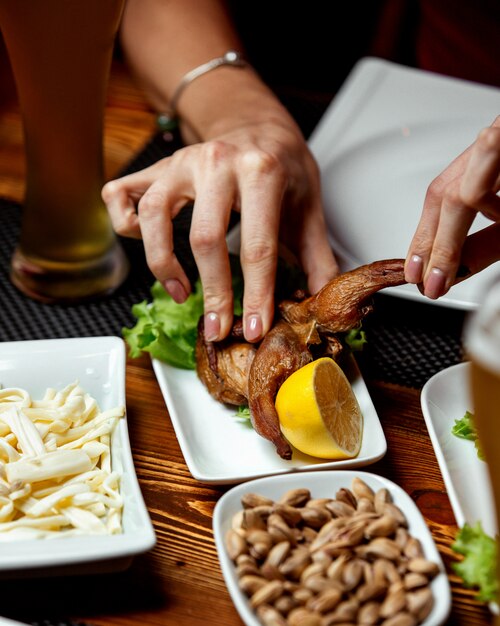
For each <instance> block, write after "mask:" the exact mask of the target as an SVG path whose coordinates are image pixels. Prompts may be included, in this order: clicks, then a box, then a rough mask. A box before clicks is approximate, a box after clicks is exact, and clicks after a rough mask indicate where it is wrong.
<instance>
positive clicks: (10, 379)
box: [0, 337, 156, 578]
mask: <svg viewBox="0 0 500 626" xmlns="http://www.w3.org/2000/svg"><path fill="white" fill-rule="evenodd" d="M75 380H78V381H79V383H80V385H81V386H82V388H83V389H85V391H87V392H88V393H90V395H92V396H93V397H94V398H95V399H96V400H97V402H98V404H99V406H100V408H101V409H102V410H106V409H110V408H113V407H115V406H117V405H121V404H125V345H124V342H123V340H121V339H119V338H118V337H91V338H71V339H47V340H36V341H17V342H4V343H0V384H1V386H2V387H21V388H23V389H26V390H27V391H28V392H29V393H30V395H31V396H32V397H34V398H41V397H42V396H43V394H44V393H45V390H46V389H47V388H48V387H54V388H56V389H61V388H63V387H65V386H66V385H68V384H69V383H72V382H74V381H75ZM111 454H112V467H113V469H115V470H117V471H119V472H120V473H121V474H122V478H121V486H120V493H121V495H122V496H123V499H124V507H123V517H122V523H123V532H122V533H120V534H116V535H105V536H96V535H82V536H77V537H61V538H57V539H32V540H13V541H12V542H7V541H4V542H2V544H1V549H0V577H3V578H6V577H15V576H26V575H30V574H31V575H34V576H37V575H47V574H53V573H57V574H62V573H64V574H80V573H82V574H83V573H85V574H88V573H93V572H108V571H115V570H123V569H125V568H126V567H128V565H129V564H130V562H131V560H132V558H133V556H134V555H136V554H140V553H142V552H146V551H147V550H149V549H151V548H152V547H153V546H154V544H155V541H156V537H155V533H154V530H153V526H152V524H151V520H150V518H149V514H148V512H147V509H146V506H145V504H144V500H143V497H142V493H141V490H140V487H139V483H138V481H137V476H136V473H135V468H134V463H133V458H132V453H131V449H130V442H129V437H128V428H127V420H126V418H123V419H121V420H120V421H119V422H118V425H117V428H116V429H115V432H114V434H113V437H112V446H111Z"/></svg>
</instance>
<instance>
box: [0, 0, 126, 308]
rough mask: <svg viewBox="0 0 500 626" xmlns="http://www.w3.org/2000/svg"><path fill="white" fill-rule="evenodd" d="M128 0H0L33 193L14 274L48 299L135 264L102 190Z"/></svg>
mask: <svg viewBox="0 0 500 626" xmlns="http://www.w3.org/2000/svg"><path fill="white" fill-rule="evenodd" d="M123 1H124V0H14V1H13V0H0V28H1V30H2V33H3V36H4V38H5V42H6V46H7V49H8V52H9V58H10V62H11V65H12V69H13V72H14V76H15V80H16V86H17V92H18V97H19V103H20V107H21V113H22V119H23V128H24V136H25V148H26V167H27V171H26V193H25V201H24V205H23V214H22V227H21V234H20V239H19V245H18V247H17V248H16V250H15V252H14V256H13V259H12V266H11V278H12V280H13V282H14V284H15V285H17V287H19V288H20V289H21V290H22V291H23V292H25V293H26V294H28V295H30V296H31V297H33V298H36V299H39V300H42V301H46V302H54V301H55V302H64V301H74V300H80V299H82V298H87V297H91V296H96V295H100V294H105V293H108V292H110V291H112V290H113V289H115V288H116V287H117V286H118V285H119V284H120V283H121V282H122V281H123V279H124V278H125V276H126V273H127V270H128V264H127V261H126V258H125V255H124V253H123V251H122V248H121V247H120V245H119V242H118V240H117V239H116V237H115V235H114V232H113V230H112V227H111V224H110V221H109V218H108V214H107V211H106V208H105V206H104V204H103V202H102V200H101V188H102V185H103V182H104V173H103V118H104V106H105V99H106V92H107V84H108V77H109V71H110V65H111V59H112V52H113V46H114V40H115V36H116V33H117V30H118V26H119V22H120V18H121V13H122V9H123Z"/></svg>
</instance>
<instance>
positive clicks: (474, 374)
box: [464, 273, 500, 626]
mask: <svg viewBox="0 0 500 626" xmlns="http://www.w3.org/2000/svg"><path fill="white" fill-rule="evenodd" d="M464 347H465V351H466V354H467V357H468V358H469V359H470V364H471V369H470V372H471V374H470V390H471V395H472V403H473V406H474V423H475V425H476V428H477V433H478V437H479V442H480V445H481V449H482V451H483V453H484V457H485V460H486V462H487V465H488V472H489V475H490V480H491V485H492V490H493V495H494V498H495V510H496V517H497V527H498V528H500V273H498V274H497V275H496V277H494V279H493V280H492V282H491V283H489V285H488V289H487V290H486V291H485V292H484V294H483V297H482V298H481V301H480V304H479V307H478V309H477V310H476V311H474V312H473V313H471V314H470V316H469V318H468V319H467V322H466V324H465V327H464ZM497 578H498V580H499V581H500V559H499V560H498V562H497ZM494 623H495V624H496V625H497V626H498V625H499V624H500V617H499V616H498V615H496V616H495V622H494Z"/></svg>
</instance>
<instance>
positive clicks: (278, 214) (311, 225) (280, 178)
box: [102, 118, 338, 341]
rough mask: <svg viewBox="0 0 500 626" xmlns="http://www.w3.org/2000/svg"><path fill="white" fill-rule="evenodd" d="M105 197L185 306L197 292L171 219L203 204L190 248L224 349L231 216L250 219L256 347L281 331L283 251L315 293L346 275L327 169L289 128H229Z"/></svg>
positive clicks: (246, 323) (267, 124)
mask: <svg viewBox="0 0 500 626" xmlns="http://www.w3.org/2000/svg"><path fill="white" fill-rule="evenodd" d="M102 196H103V199H104V202H105V203H106V205H107V207H108V211H109V214H110V217H111V220H112V223H113V227H114V229H115V230H116V232H117V233H118V234H120V235H123V236H128V237H136V238H138V237H142V239H143V240H144V247H145V252H146V259H147V262H148V265H149V267H150V269H151V271H152V272H153V274H154V275H155V277H156V278H157V279H158V280H159V281H160V282H161V283H162V284H163V285H164V287H165V289H166V290H167V291H168V292H169V293H170V294H171V295H172V297H173V298H174V300H176V301H177V302H183V301H184V300H185V298H186V297H187V295H188V294H189V292H190V283H189V280H188V278H187V276H186V274H185V272H184V270H183V268H182V266H181V264H180V263H179V261H178V259H177V258H176V256H175V251H174V249H173V239H172V219H173V218H174V217H175V216H176V215H177V214H178V213H179V211H180V210H181V209H182V207H183V206H184V205H185V204H186V203H188V202H189V201H194V208H193V217H192V224H191V231H190V243H191V247H192V250H193V255H194V258H195V261H196V264H197V267H198V270H199V273H200V277H201V281H202V285H203V293H204V308H205V319H204V321H205V336H206V337H207V340H211V341H215V340H218V339H223V338H224V337H226V336H227V335H228V333H229V331H230V329H231V324H232V317H233V315H232V311H233V294H232V289H231V272H230V266H229V255H228V250H227V246H226V241H225V236H226V231H227V226H228V222H229V217H230V212H231V209H232V208H233V209H236V210H238V211H240V213H241V249H240V261H241V265H242V270H243V275H244V281H245V293H244V299H243V311H244V312H243V328H244V333H245V337H246V339H247V340H248V341H257V340H259V339H260V338H262V336H263V335H264V334H265V333H266V332H267V331H268V330H269V328H270V326H271V324H272V321H273V316H274V287H275V272H276V266H277V256H278V242H279V241H281V242H282V243H283V244H285V245H286V246H287V248H288V249H289V250H290V251H291V252H293V253H294V254H295V255H296V256H297V259H298V260H299V262H300V263H301V265H302V267H303V269H304V271H305V274H306V276H307V278H308V287H309V290H310V291H311V293H314V292H316V291H317V290H318V289H320V288H321V287H322V286H323V285H324V284H325V283H326V282H328V280H330V279H331V278H333V277H334V276H335V275H336V274H337V273H338V267H337V264H336V261H335V258H334V256H333V253H332V251H331V248H330V246H329V244H328V240H327V236H326V225H325V221H324V216H323V210H322V204H321V194H320V179H319V172H318V168H317V165H316V162H315V161H314V159H313V156H312V154H311V153H310V151H309V150H308V147H307V144H306V142H305V141H304V139H303V137H302V135H301V133H300V131H299V130H298V128H296V126H295V125H294V123H293V122H291V123H289V121H288V119H287V118H284V119H282V118H280V119H277V118H276V119H264V120H262V119H261V120H259V121H255V122H254V123H247V124H246V125H244V126H239V127H236V128H235V127H232V128H228V129H227V130H225V131H224V132H222V133H220V134H219V135H218V136H216V137H214V138H211V139H210V140H209V141H205V142H200V143H196V144H193V145H190V146H187V147H185V148H183V149H181V150H178V151H177V152H175V153H174V154H173V155H172V156H170V157H167V158H165V159H162V160H161V161H159V162H157V163H156V164H154V165H152V166H151V167H148V168H147V169H144V170H142V171H139V172H136V173H134V174H131V175H129V176H125V177H123V178H120V179H117V180H114V181H111V182H109V183H107V184H106V185H105V186H104V188H103V191H102Z"/></svg>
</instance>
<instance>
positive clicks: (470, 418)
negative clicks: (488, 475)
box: [451, 411, 484, 461]
mask: <svg viewBox="0 0 500 626" xmlns="http://www.w3.org/2000/svg"><path fill="white" fill-rule="evenodd" d="M451 432H452V434H453V435H455V436H456V437H460V438H461V439H468V440H469V441H473V442H474V445H475V447H476V452H477V456H478V457H479V458H480V459H481V460H482V461H484V454H483V452H482V450H481V446H480V443H479V438H478V436H477V431H476V427H475V425H474V415H473V413H471V412H470V411H466V412H465V414H464V416H463V417H462V418H461V419H459V420H455V424H454V425H453V427H452V429H451Z"/></svg>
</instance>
